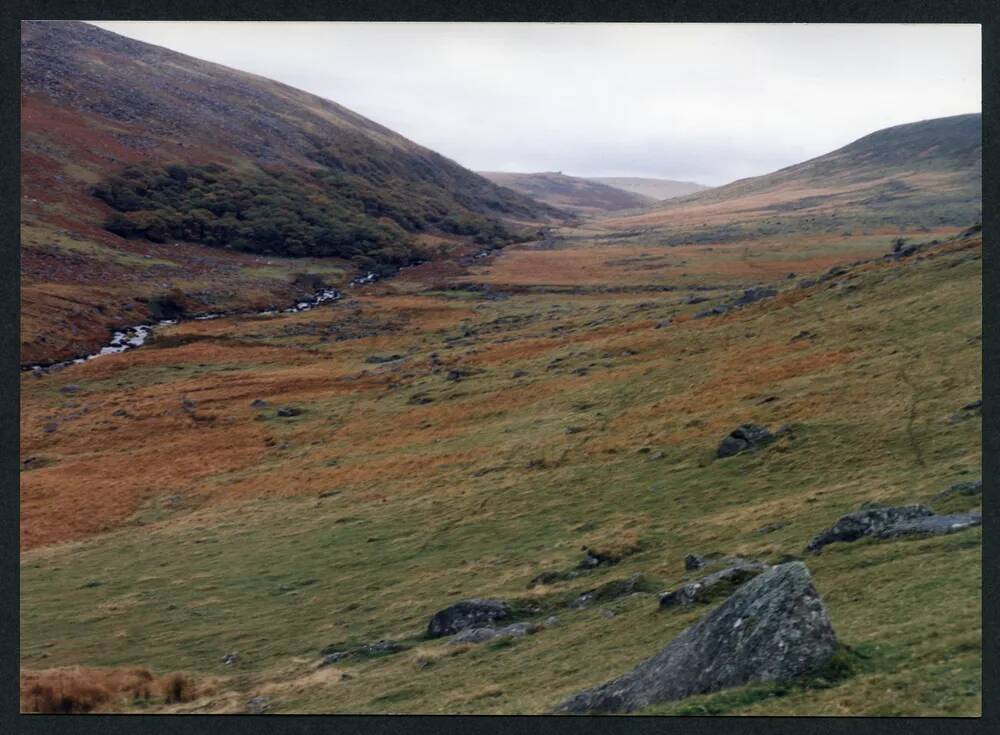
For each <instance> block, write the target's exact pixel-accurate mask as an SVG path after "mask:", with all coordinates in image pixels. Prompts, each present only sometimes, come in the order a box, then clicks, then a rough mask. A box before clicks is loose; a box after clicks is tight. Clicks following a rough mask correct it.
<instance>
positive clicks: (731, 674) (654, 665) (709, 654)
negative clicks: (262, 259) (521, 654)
mask: <svg viewBox="0 0 1000 735" xmlns="http://www.w3.org/2000/svg"><path fill="white" fill-rule="evenodd" d="M836 646H837V636H836V634H835V633H834V631H833V627H832V626H831V625H830V620H829V617H828V616H827V612H826V608H825V607H824V605H823V601H822V599H821V598H820V596H819V593H818V592H817V591H816V588H815V587H814V586H813V583H812V579H811V577H810V576H809V570H808V569H806V566H805V565H804V564H802V563H801V562H793V563H790V564H782V565H781V566H778V567H773V568H772V569H770V570H768V571H767V572H764V573H763V574H760V575H759V576H757V577H756V578H755V579H752V580H750V581H749V582H747V583H746V584H744V585H743V586H742V587H741V588H740V589H739V590H737V592H736V593H735V594H734V595H733V596H732V597H730V598H729V599H728V600H727V601H726V602H724V603H723V604H722V605H720V606H719V607H718V608H716V609H715V610H713V611H712V612H710V613H709V614H708V615H706V616H705V617H703V618H702V619H701V620H699V621H698V622H697V623H695V624H694V625H693V626H691V627H690V628H688V629H687V630H685V631H684V632H683V633H681V634H680V635H679V636H678V637H677V638H675V639H674V640H673V641H671V642H670V643H669V644H668V645H667V646H666V648H664V649H663V650H661V651H660V652H659V653H657V654H656V655H655V656H653V657H652V658H650V659H647V660H646V661H644V662H643V663H641V664H639V665H638V666H637V667H636V668H634V669H632V670H631V671H629V672H628V673H626V674H624V675H622V676H620V677H618V678H617V679H613V680H612V681H609V682H607V683H605V684H602V685H600V686H597V687H595V688H593V689H588V690H585V691H582V692H579V693H578V694H575V695H573V696H571V697H569V698H568V699H566V700H564V701H563V702H562V703H561V704H560V705H559V709H560V710H562V711H564V712H591V711H597V712H634V711H636V710H640V709H642V708H644V707H648V706H649V705H651V704H655V703H657V702H666V701H671V700H677V699H683V698H684V697H688V696H691V695H694V694H705V693H708V692H714V691H717V690H719V689H724V688H727V687H734V686H739V685H742V684H747V683H750V682H755V681H786V680H790V679H794V678H797V677H800V676H803V675H805V674H808V673H809V672H811V671H815V670H816V669H819V668H821V667H822V666H823V665H825V664H826V663H827V662H828V661H829V660H830V658H831V657H832V656H833V654H834V652H835V651H836Z"/></svg>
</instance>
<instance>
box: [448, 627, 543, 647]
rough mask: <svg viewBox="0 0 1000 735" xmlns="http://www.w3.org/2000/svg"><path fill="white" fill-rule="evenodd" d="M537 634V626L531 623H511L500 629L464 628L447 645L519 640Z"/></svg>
mask: <svg viewBox="0 0 1000 735" xmlns="http://www.w3.org/2000/svg"><path fill="white" fill-rule="evenodd" d="M537 632H538V626H537V625H534V624H532V623H513V624H511V625H506V626H504V627H502V628H494V627H492V626H486V627H482V628H466V629H465V630H463V631H461V632H459V633H456V634H455V635H454V636H453V637H452V639H451V641H449V643H453V644H459V643H482V642H484V641H490V640H493V639H495V638H519V637H521V636H526V635H531V634H533V633H537Z"/></svg>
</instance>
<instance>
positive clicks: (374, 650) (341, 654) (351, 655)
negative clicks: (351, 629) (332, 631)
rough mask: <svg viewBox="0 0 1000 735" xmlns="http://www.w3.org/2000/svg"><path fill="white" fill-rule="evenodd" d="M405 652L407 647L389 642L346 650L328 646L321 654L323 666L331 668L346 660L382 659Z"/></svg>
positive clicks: (346, 648)
mask: <svg viewBox="0 0 1000 735" xmlns="http://www.w3.org/2000/svg"><path fill="white" fill-rule="evenodd" d="M405 650H406V646H404V645H403V644H402V643H397V642H396V641H389V640H381V641H375V642H374V643H365V644H364V645H361V646H353V647H344V648H341V647H340V646H327V647H326V648H324V649H323V650H322V651H321V652H320V653H322V654H323V662H322V664H321V665H323V666H329V665H330V664H335V663H337V662H339V661H344V660H345V659H366V658H380V657H382V656H388V655H390V654H393V653H399V652H400V651H405Z"/></svg>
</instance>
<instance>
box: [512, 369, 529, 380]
mask: <svg viewBox="0 0 1000 735" xmlns="http://www.w3.org/2000/svg"><path fill="white" fill-rule="evenodd" d="M527 374H528V371H527V370H515V371H514V372H513V373H511V376H510V377H512V378H514V379H517V378H523V377H525V376H527Z"/></svg>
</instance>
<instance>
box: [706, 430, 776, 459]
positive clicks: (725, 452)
mask: <svg viewBox="0 0 1000 735" xmlns="http://www.w3.org/2000/svg"><path fill="white" fill-rule="evenodd" d="M772 441H774V435H773V434H772V433H771V432H770V431H768V430H767V427H766V426H759V425H757V424H743V425H742V426H739V427H738V428H736V429H734V430H733V431H732V432H730V434H729V436H727V437H726V438H725V439H723V440H722V442H721V443H720V444H719V448H718V449H716V450H715V456H716V457H718V458H719V459H722V458H723V457H732V456H733V455H734V454H739V453H740V452H747V451H754V450H757V449H760V448H761V447H764V446H767V445H768V444H770V443H771V442H772Z"/></svg>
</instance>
